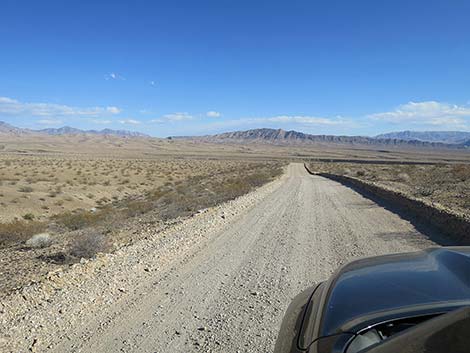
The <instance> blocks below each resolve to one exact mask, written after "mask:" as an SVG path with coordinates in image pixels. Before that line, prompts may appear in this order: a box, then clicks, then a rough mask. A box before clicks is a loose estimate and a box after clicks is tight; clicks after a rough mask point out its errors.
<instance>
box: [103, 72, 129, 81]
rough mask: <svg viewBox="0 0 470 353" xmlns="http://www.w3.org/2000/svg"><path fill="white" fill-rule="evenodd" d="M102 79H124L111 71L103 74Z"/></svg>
mask: <svg viewBox="0 0 470 353" xmlns="http://www.w3.org/2000/svg"><path fill="white" fill-rule="evenodd" d="M104 79H105V80H121V81H125V80H126V79H125V78H124V77H122V76H121V75H119V74H117V73H115V72H111V73H109V74H107V75H105V76H104Z"/></svg>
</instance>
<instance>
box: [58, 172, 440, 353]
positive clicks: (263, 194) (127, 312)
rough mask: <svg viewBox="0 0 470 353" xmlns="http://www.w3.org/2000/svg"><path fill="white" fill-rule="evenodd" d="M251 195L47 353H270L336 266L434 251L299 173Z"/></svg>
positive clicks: (383, 213) (361, 201) (398, 223)
mask: <svg viewBox="0 0 470 353" xmlns="http://www.w3.org/2000/svg"><path fill="white" fill-rule="evenodd" d="M252 194H253V195H251V196H250V197H251V199H250V200H251V204H250V205H248V206H246V207H245V208H240V207H241V206H240V203H243V202H246V201H244V199H243V198H241V201H235V202H234V203H233V204H232V205H228V206H224V207H225V208H224V207H222V208H220V209H218V211H217V212H214V213H212V214H211V215H210V217H219V218H221V219H222V221H223V223H220V224H219V223H217V224H218V225H217V226H213V225H207V227H208V228H209V230H208V231H207V232H206V233H204V235H203V236H200V237H199V238H198V239H199V240H198V241H195V242H193V243H188V245H187V246H185V247H184V249H185V250H184V251H180V252H175V253H174V256H173V258H172V260H171V261H168V264H167V265H163V264H160V265H159V269H158V270H155V271H148V273H146V274H145V276H140V275H139V279H138V281H137V282H133V283H134V284H132V288H129V286H127V287H125V288H122V289H120V291H121V292H122V293H123V295H122V297H120V299H119V300H116V301H115V302H114V303H113V304H112V305H110V306H108V307H106V308H104V309H103V310H97V309H96V308H95V309H93V310H94V311H95V312H96V313H97V314H96V315H94V316H90V315H89V316H88V318H86V317H85V319H83V320H80V321H79V322H76V323H75V324H74V326H70V327H69V328H68V329H67V333H66V334H64V335H62V336H60V335H58V336H57V337H56V338H57V339H58V338H60V340H58V341H57V340H56V342H53V344H51V345H50V346H49V347H50V350H51V351H55V352H176V353H177V352H225V353H232V352H272V350H273V347H274V342H275V339H276V336H277V332H278V329H279V326H280V324H281V320H282V317H283V314H284V311H285V310H286V308H287V306H288V305H289V303H290V301H291V299H292V298H293V297H294V296H295V295H297V294H298V293H299V292H300V291H302V290H303V289H305V288H307V287H309V286H311V285H313V284H314V283H315V282H318V281H322V280H325V279H326V278H328V276H329V275H330V274H331V273H332V272H333V271H335V270H336V269H337V268H338V266H340V265H342V264H344V263H345V262H348V261H350V260H351V259H353V258H357V257H362V256H369V255H379V254H385V253H393V252H401V251H414V250H418V249H423V248H426V247H429V246H436V244H435V243H433V242H432V241H431V240H429V239H427V238H426V237H425V236H424V235H422V234H420V233H419V232H418V231H417V230H416V229H415V228H414V227H413V226H412V225H411V224H410V223H409V222H407V221H405V220H403V219H401V218H400V217H399V216H397V215H396V214H393V213H391V212H389V211H387V210H385V209H384V208H382V207H380V206H378V205H377V204H375V203H373V202H372V201H370V200H368V199H366V198H364V197H363V196H361V195H359V194H358V193H356V192H354V191H352V190H351V189H349V188H347V187H344V186H342V185H340V184H338V183H336V182H333V181H330V180H327V179H324V178H321V177H317V176H311V175H309V174H307V172H306V171H305V169H304V167H303V165H301V164H291V165H289V166H288V168H287V172H286V174H285V175H284V176H283V177H282V178H280V179H279V180H277V181H275V182H273V183H271V184H270V185H268V186H265V187H263V188H261V189H260V190H258V191H255V192H254V193H252ZM237 202H238V204H237ZM234 207H235V208H237V210H239V211H237V212H235V211H234V212H233V213H231V209H232V208H234ZM240 209H241V210H240ZM221 212H222V213H221ZM207 217H208V216H206V218H204V217H202V218H201V220H199V221H198V220H197V219H193V220H191V222H193V223H192V227H195V226H198V227H202V228H204V227H205V225H204V224H203V223H204V222H206V221H207ZM195 218H197V217H195ZM202 220H204V222H202ZM197 222H199V223H197ZM185 227H186V226H185V225H184V224H183V225H181V226H180V228H179V231H180V232H183V231H184V229H185ZM173 232H176V230H174V231H173ZM142 249H145V248H142ZM135 254H138V255H139V256H140V257H141V260H142V261H144V262H145V261H148V262H150V263H151V262H152V261H157V260H156V258H158V256H156V255H155V254H154V253H153V252H152V251H150V250H149V251H148V252H147V253H145V254H144V253H142V252H141V253H140V254H139V253H134V255H135ZM117 256H119V255H117ZM154 258H155V260H154ZM122 271H124V270H122ZM133 271H134V270H133ZM135 271H137V270H135ZM131 275H132V274H127V276H131ZM91 305H92V304H90V306H91ZM82 310H83V311H86V310H87V309H86V306H85V307H84V308H83V309H82Z"/></svg>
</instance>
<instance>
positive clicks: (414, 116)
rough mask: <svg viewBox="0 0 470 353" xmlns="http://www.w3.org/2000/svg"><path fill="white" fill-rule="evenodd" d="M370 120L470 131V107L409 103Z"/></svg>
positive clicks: (369, 116) (374, 115) (372, 116)
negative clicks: (469, 129)
mask: <svg viewBox="0 0 470 353" xmlns="http://www.w3.org/2000/svg"><path fill="white" fill-rule="evenodd" d="M368 118H369V119H372V120H375V121H385V122H389V123H394V124H400V125H404V126H410V125H411V126H412V125H428V126H431V127H432V126H434V127H441V128H453V129H468V128H469V127H470V106H459V105H455V104H447V103H440V102H436V101H427V102H409V103H407V104H403V105H400V106H399V107H397V108H396V109H395V110H393V111H389V112H383V113H376V114H371V115H368Z"/></svg>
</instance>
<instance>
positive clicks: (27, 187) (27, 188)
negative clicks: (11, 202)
mask: <svg viewBox="0 0 470 353" xmlns="http://www.w3.org/2000/svg"><path fill="white" fill-rule="evenodd" d="M18 191H19V192H33V191H34V190H33V188H32V187H31V186H22V187H20V188H19V189H18Z"/></svg>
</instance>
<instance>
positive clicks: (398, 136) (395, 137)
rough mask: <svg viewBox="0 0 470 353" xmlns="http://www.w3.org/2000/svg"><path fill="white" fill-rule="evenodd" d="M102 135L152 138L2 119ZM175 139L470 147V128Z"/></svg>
mask: <svg viewBox="0 0 470 353" xmlns="http://www.w3.org/2000/svg"><path fill="white" fill-rule="evenodd" d="M35 134H40V135H50V136H62V135H86V134H88V135H99V136H118V137H133V138H149V137H150V136H149V135H146V134H143V133H140V132H135V131H128V130H111V129H103V130H81V129H77V128H73V127H70V126H64V127H61V128H49V129H41V130H31V129H23V128H18V127H15V126H12V125H10V124H8V123H5V122H1V121H0V135H12V136H21V135H35ZM171 138H172V139H180V140H183V139H184V140H192V141H198V142H210V143H260V144H277V145H309V144H336V145H338V144H339V145H362V146H384V147H387V146H389V147H411V148H413V147H419V148H446V149H447V148H458V149H466V148H470V132H463V131H421V132H418V131H401V132H392V133H387V134H381V135H377V136H375V137H368V136H336V135H312V134H306V133H303V132H298V131H292V130H291V131H286V130H282V129H266V128H265V129H252V130H245V131H234V132H226V133H221V134H215V135H206V136H176V137H171Z"/></svg>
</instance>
